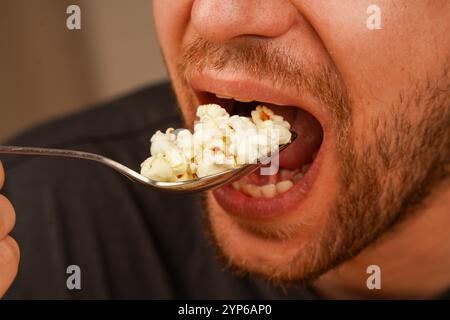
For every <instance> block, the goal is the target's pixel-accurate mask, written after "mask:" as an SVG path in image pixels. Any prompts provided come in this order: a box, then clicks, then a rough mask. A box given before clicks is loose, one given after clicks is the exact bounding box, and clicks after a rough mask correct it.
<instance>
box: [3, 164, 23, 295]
mask: <svg viewBox="0 0 450 320" xmlns="http://www.w3.org/2000/svg"><path fill="white" fill-rule="evenodd" d="M4 181H5V174H4V170H3V166H2V163H1V162H0V189H1V187H2V186H3V183H4ZM15 221H16V216H15V212H14V208H13V206H12V204H11V203H10V202H9V200H8V199H7V198H6V197H4V196H3V195H0V297H1V296H3V294H4V293H5V292H6V289H8V287H9V286H10V285H11V283H12V282H13V280H14V278H15V277H16V274H17V270H18V267H19V259H20V253H19V246H18V245H17V242H16V241H15V240H14V239H13V238H12V237H10V236H9V235H8V234H9V233H10V232H11V230H12V228H13V227H14V223H15Z"/></svg>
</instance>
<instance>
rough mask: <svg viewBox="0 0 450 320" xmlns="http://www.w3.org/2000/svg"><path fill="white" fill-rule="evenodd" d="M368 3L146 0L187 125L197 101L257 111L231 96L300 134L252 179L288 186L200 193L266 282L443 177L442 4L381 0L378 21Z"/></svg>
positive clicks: (307, 270)
mask: <svg viewBox="0 0 450 320" xmlns="http://www.w3.org/2000/svg"><path fill="white" fill-rule="evenodd" d="M372 3H373V1H364V0H361V1H350V0H348V1H341V0H314V1H313V0H295V1H294V0H228V1H223V0H196V1H195V0H177V1H166V0H154V15H155V20H156V27H157V31H158V35H159V39H160V42H161V46H162V50H163V54H164V56H165V59H166V62H167V66H168V70H169V73H170V76H171V79H172V82H173V86H174V88H175V91H176V94H177V98H178V101H179V104H180V108H181V111H182V113H183V116H184V118H185V120H186V123H187V125H188V126H190V127H192V123H193V121H194V120H195V111H196V106H198V105H199V104H204V103H211V102H215V103H219V104H222V105H228V106H230V105H233V104H234V105H240V107H243V108H245V107H246V106H247V107H248V108H251V107H252V106H254V103H245V102H230V100H229V99H224V98H220V97H223V96H227V97H233V98H236V99H237V100H255V101H259V102H264V103H265V104H268V105H269V106H271V107H272V108H273V109H275V111H276V113H279V114H282V115H284V116H285V118H286V119H288V121H289V122H290V123H291V125H292V128H293V130H294V131H296V132H297V133H298V138H297V141H296V142H295V143H294V145H292V146H290V147H289V148H288V149H287V150H286V151H285V152H283V153H282V155H281V157H280V158H281V159H280V167H281V170H280V173H279V174H278V175H277V176H275V177H257V176H256V177H255V176H253V177H251V178H252V179H253V180H252V181H253V184H254V185H256V186H257V187H261V186H264V185H265V184H269V183H274V184H275V183H278V182H280V181H282V180H286V179H287V180H291V181H292V182H293V183H294V186H293V187H292V188H291V189H289V190H288V191H286V192H284V193H280V194H277V195H276V196H275V197H273V198H266V197H264V196H257V197H251V196H248V195H246V194H245V193H243V192H242V188H246V187H248V186H245V187H244V186H242V184H241V186H240V188H241V191H239V190H237V189H236V188H234V187H233V186H225V187H222V188H220V189H217V190H215V191H213V192H209V193H208V194H207V209H208V210H207V215H208V221H209V225H210V228H211V234H212V235H213V238H214V239H215V240H216V242H217V244H218V247H219V248H220V249H221V251H222V252H223V254H224V256H226V257H227V258H228V259H229V261H230V262H231V263H232V264H233V265H235V266H237V267H239V268H242V269H244V270H248V271H251V272H255V273H259V274H263V275H266V276H268V277H270V278H272V279H276V280H294V279H303V280H309V279H312V278H314V277H317V276H318V275H320V274H322V273H324V272H325V271H327V270H329V269H330V268H332V267H334V266H336V265H337V264H339V263H341V262H343V261H345V260H347V259H349V258H351V257H353V256H354V255H356V254H357V253H359V252H360V251H361V250H362V249H364V248H365V247H366V246H367V245H368V244H370V243H371V242H373V241H374V240H375V239H376V238H378V237H379V236H380V235H381V234H382V233H383V232H384V231H386V230H387V229H389V228H391V227H392V225H393V224H394V223H396V222H397V221H399V220H403V218H405V217H407V216H409V215H408V214H407V213H409V212H411V211H412V209H413V207H415V206H417V205H418V204H420V202H421V200H422V199H423V198H424V197H425V196H427V195H428V194H429V192H430V190H431V189H433V187H434V186H435V185H436V184H437V183H438V182H440V181H442V180H443V179H445V178H446V177H447V173H448V172H447V171H446V169H445V166H446V165H447V164H448V159H449V158H450V154H449V149H450V148H449V136H450V134H449V127H450V126H449V123H450V107H449V103H450V93H449V88H450V81H449V73H450V71H449V62H450V59H449V54H450V38H449V37H448V34H449V30H450V20H449V19H448V17H449V16H450V2H449V1H447V0H442V1H425V0H417V1H408V0H404V1H401V0H398V1H386V0H383V1H377V5H378V7H379V8H380V10H381V11H380V13H381V16H380V17H381V29H375V30H372V29H370V28H368V27H367V24H366V21H367V19H368V18H369V17H370V16H371V14H373V11H371V12H369V13H368V12H367V9H368V7H369V6H370V4H372ZM216 94H217V95H218V96H219V97H217V96H216ZM230 110H233V108H231V109H230ZM298 172H301V173H302V174H297V175H296V177H295V178H294V177H293V173H298ZM248 181H249V180H248V178H247V180H244V182H241V183H248ZM238 189H239V187H238Z"/></svg>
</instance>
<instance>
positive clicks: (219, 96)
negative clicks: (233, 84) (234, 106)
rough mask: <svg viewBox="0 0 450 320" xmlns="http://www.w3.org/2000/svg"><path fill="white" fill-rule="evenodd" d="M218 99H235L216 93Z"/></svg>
mask: <svg viewBox="0 0 450 320" xmlns="http://www.w3.org/2000/svg"><path fill="white" fill-rule="evenodd" d="M216 97H217V98H219V99H233V97H229V96H226V95H224V94H217V93H216Z"/></svg>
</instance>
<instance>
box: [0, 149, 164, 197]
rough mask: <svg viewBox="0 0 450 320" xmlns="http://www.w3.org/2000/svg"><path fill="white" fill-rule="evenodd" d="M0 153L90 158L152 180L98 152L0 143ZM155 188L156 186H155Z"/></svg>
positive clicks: (129, 175) (143, 180)
mask: <svg viewBox="0 0 450 320" xmlns="http://www.w3.org/2000/svg"><path fill="white" fill-rule="evenodd" d="M0 154H19V155H26V156H50V157H63V158H77V159H85V160H91V161H95V162H98V163H101V164H103V165H106V166H108V167H110V168H112V169H114V170H115V171H117V172H119V173H120V174H123V175H124V176H126V177H127V178H129V179H131V180H133V181H136V182H140V183H142V184H145V185H146V186H151V185H153V184H152V181H151V180H149V179H147V178H145V177H143V176H142V175H140V174H139V173H137V172H136V171H134V170H131V169H130V168H128V167H126V166H124V165H123V164H121V163H119V162H117V161H114V160H112V159H110V158H107V157H104V156H101V155H99V154H95V153H90V152H84V151H76V150H67V149H53V148H35V147H19V146H3V145H0ZM155 188H156V189H157V187H156V186H155Z"/></svg>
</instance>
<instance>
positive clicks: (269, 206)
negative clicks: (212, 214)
mask: <svg viewBox="0 0 450 320" xmlns="http://www.w3.org/2000/svg"><path fill="white" fill-rule="evenodd" d="M323 144H324V141H322V145H321V147H320V150H319V152H318V154H317V156H316V158H315V159H314V161H313V162H312V164H311V166H310V167H309V169H308V171H307V172H306V173H305V175H304V176H303V178H302V179H300V180H299V181H297V182H296V183H295V184H294V186H292V188H291V189H289V190H288V191H286V192H284V193H282V194H280V195H277V196H275V197H274V198H270V199H269V198H262V197H261V198H252V197H250V196H247V195H245V194H244V193H242V192H240V191H237V190H236V189H234V188H233V187H232V186H231V184H228V185H225V186H223V187H220V188H218V189H215V190H213V192H212V193H213V195H214V197H215V199H216V201H217V202H218V203H219V205H220V206H221V207H222V208H223V209H224V210H225V211H226V212H228V213H229V214H231V215H235V216H237V217H240V218H247V219H271V218H276V217H279V216H281V215H284V214H286V213H288V212H290V211H292V210H293V209H295V208H297V207H299V206H300V205H301V204H302V203H303V202H304V201H305V200H306V199H307V198H308V195H309V193H310V191H311V189H312V186H313V183H314V181H315V180H316V177H317V175H318V171H319V167H320V163H321V157H322V153H323V149H324V148H323Z"/></svg>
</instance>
